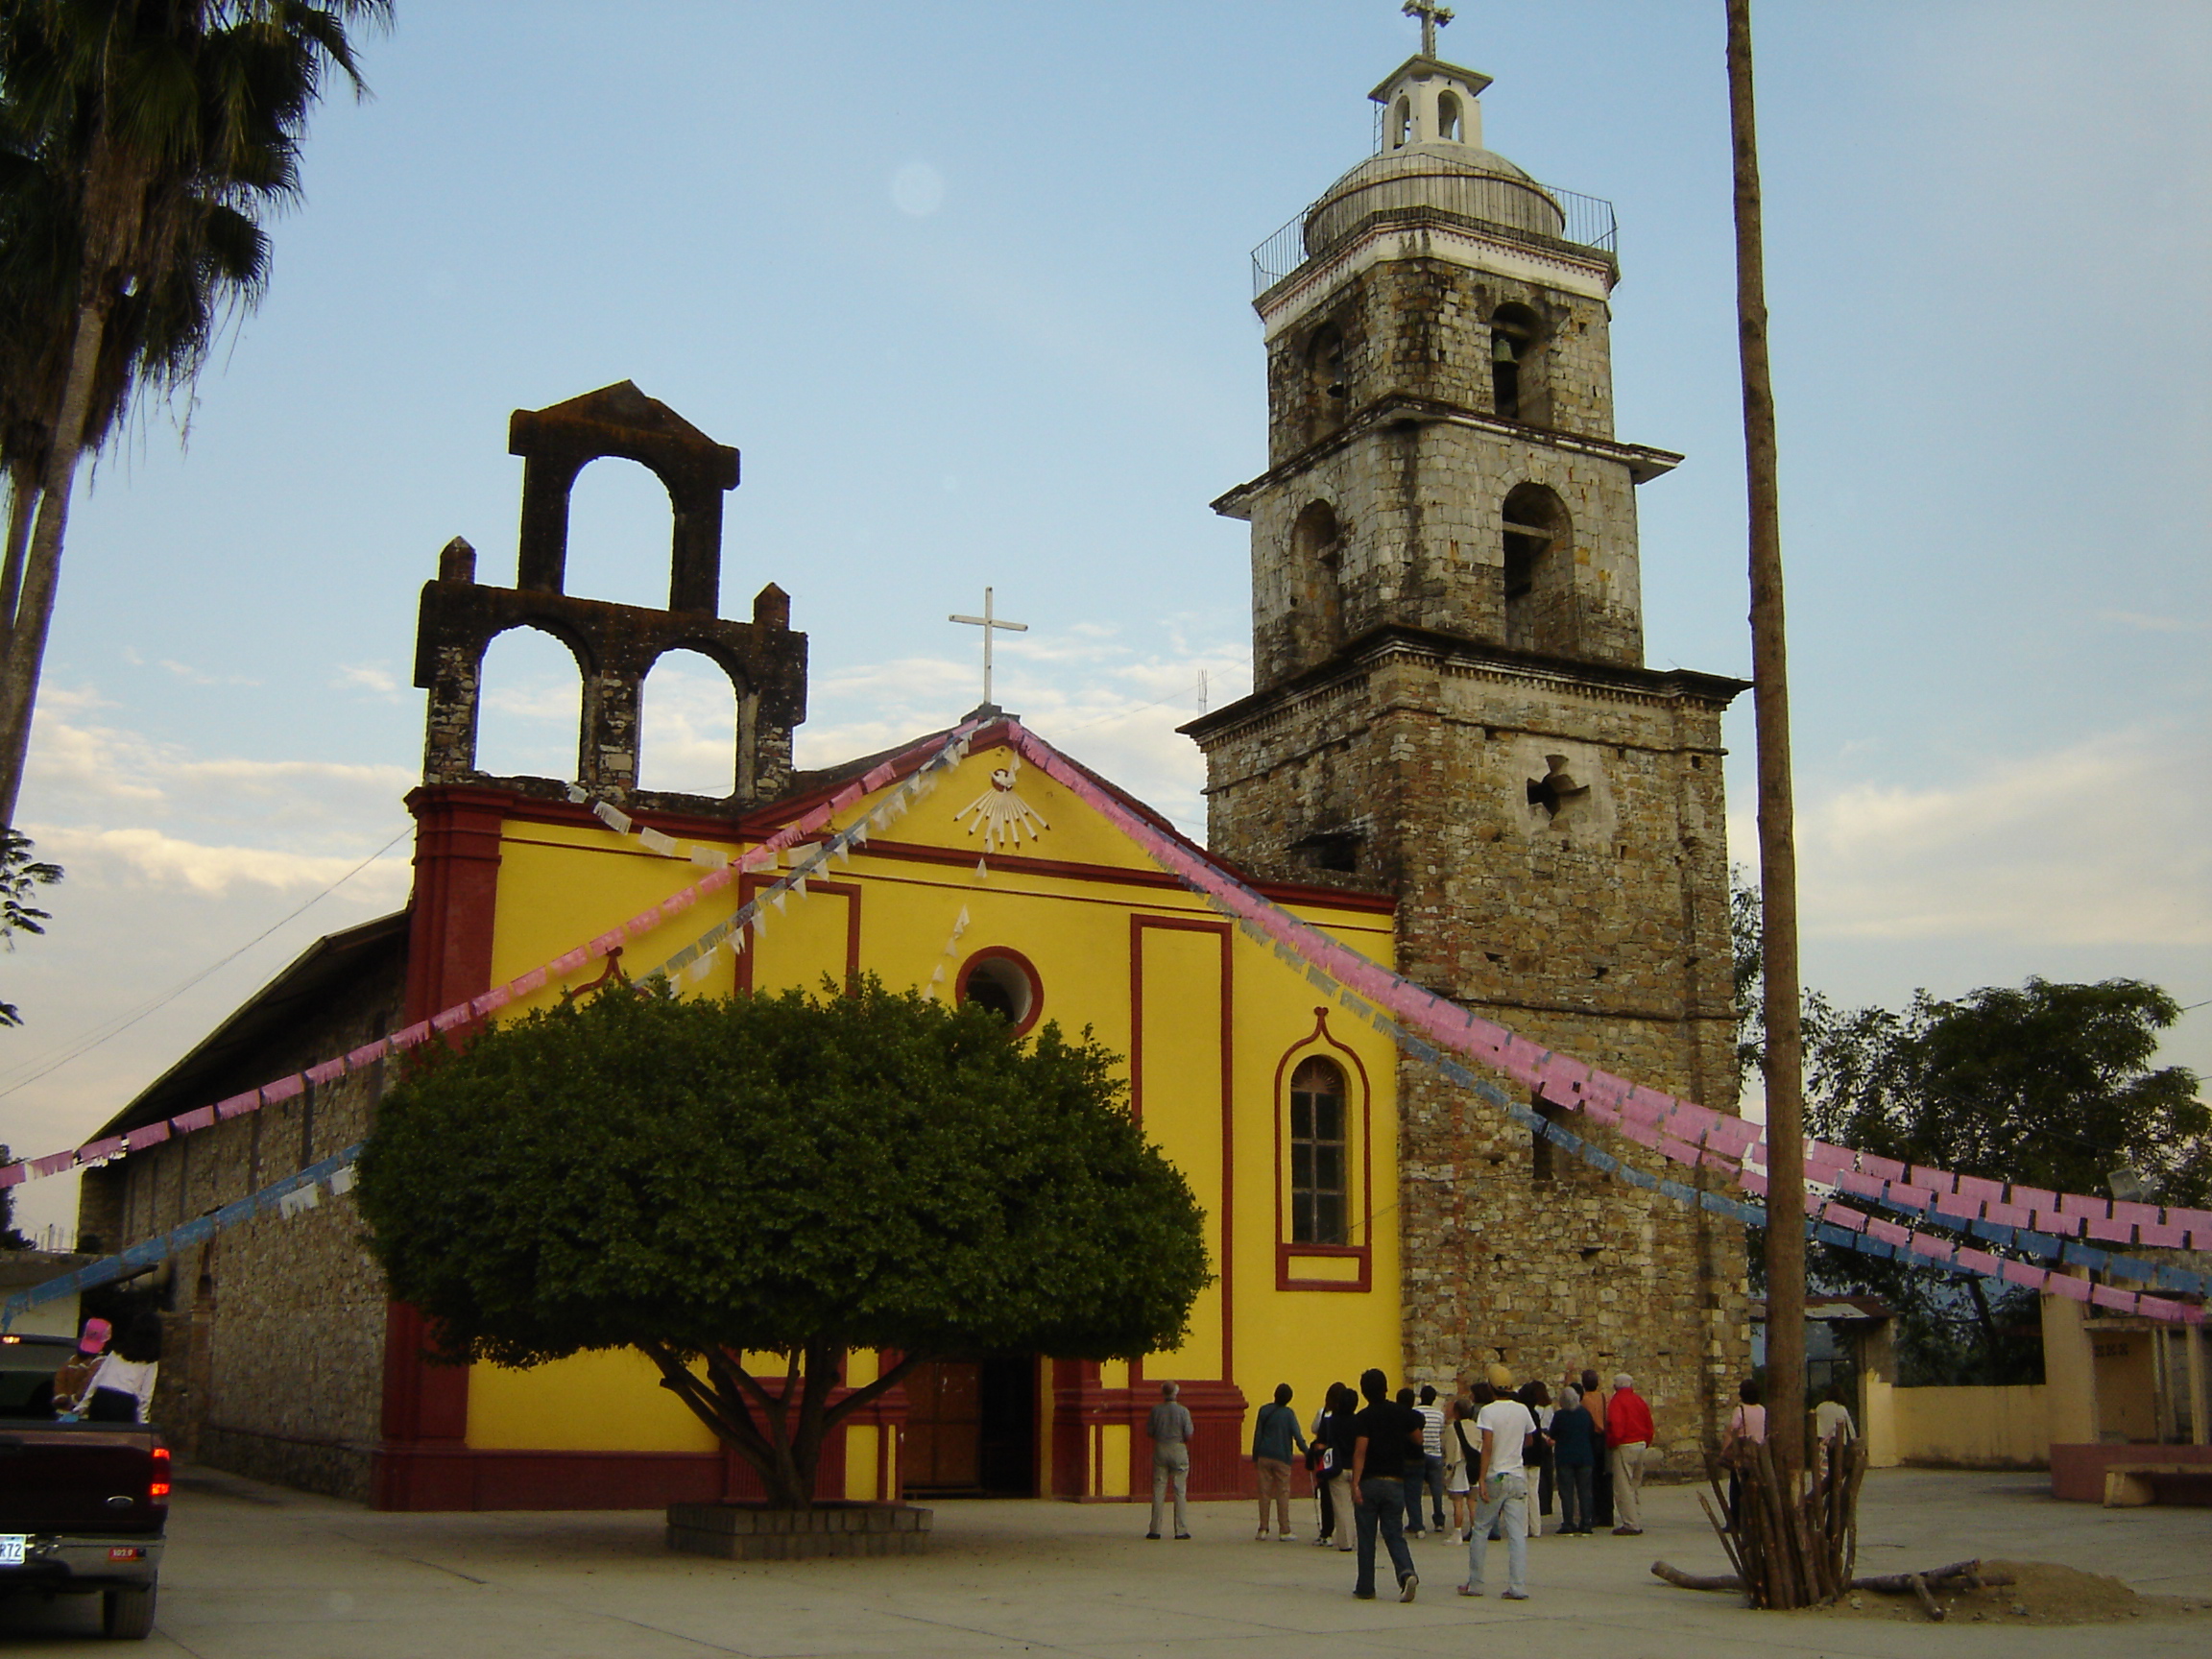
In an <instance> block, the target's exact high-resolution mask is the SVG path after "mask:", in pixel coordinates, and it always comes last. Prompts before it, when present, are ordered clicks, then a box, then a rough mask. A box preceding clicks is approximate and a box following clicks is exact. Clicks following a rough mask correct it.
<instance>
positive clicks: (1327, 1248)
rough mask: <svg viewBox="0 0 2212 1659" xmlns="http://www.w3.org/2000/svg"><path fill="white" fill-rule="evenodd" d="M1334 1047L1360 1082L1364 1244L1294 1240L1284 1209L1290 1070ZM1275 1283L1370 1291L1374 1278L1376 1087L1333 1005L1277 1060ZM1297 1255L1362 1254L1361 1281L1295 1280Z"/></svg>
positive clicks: (1289, 1286) (1317, 1011) (1315, 1015)
mask: <svg viewBox="0 0 2212 1659" xmlns="http://www.w3.org/2000/svg"><path fill="white" fill-rule="evenodd" d="M1324 1047H1326V1048H1328V1049H1334V1051H1335V1053H1334V1054H1331V1055H1330V1056H1329V1058H1331V1059H1334V1058H1336V1056H1337V1055H1341V1056H1343V1058H1344V1059H1345V1060H1348V1061H1350V1062H1351V1066H1352V1071H1353V1072H1354V1073H1355V1074H1357V1076H1358V1082H1359V1207H1360V1211H1361V1215H1360V1220H1359V1226H1358V1231H1359V1232H1362V1233H1364V1234H1365V1235H1366V1238H1367V1242H1366V1243H1364V1244H1294V1243H1292V1242H1291V1241H1290V1227H1289V1218H1288V1216H1287V1215H1286V1214H1285V1213H1284V1205H1283V1194H1284V1192H1285V1190H1286V1189H1287V1188H1288V1186H1289V1185H1290V1171H1289V1162H1288V1157H1287V1153H1288V1147H1287V1145H1286V1142H1287V1141H1288V1138H1289V1121H1290V1093H1289V1079H1290V1073H1291V1072H1292V1071H1293V1070H1296V1069H1297V1064H1298V1061H1299V1059H1300V1058H1301V1057H1303V1056H1304V1055H1306V1054H1307V1053H1309V1052H1310V1051H1312V1050H1315V1049H1321V1048H1324ZM1274 1098H1275V1288H1276V1289H1278V1290H1351V1291H1364V1290H1367V1289H1369V1288H1371V1287H1372V1286H1373V1283H1374V1265H1375V1263H1374V1254H1375V1161H1374V1156H1373V1154H1374V1127H1373V1121H1372V1114H1373V1110H1374V1091H1373V1089H1372V1087H1371V1086H1370V1084H1369V1081H1368V1077H1367V1066H1366V1063H1365V1062H1364V1061H1362V1060H1361V1059H1360V1058H1359V1054H1358V1050H1357V1049H1355V1048H1353V1047H1352V1046H1350V1045H1349V1044H1346V1043H1340V1042H1338V1041H1337V1039H1336V1034H1335V1033H1334V1031H1332V1030H1330V1029H1329V1010H1328V1009H1327V1008H1316V1009H1314V1010H1313V1030H1312V1033H1311V1034H1310V1036H1307V1037H1304V1038H1302V1039H1300V1040H1299V1041H1298V1042H1296V1043H1293V1044H1291V1045H1290V1046H1289V1047H1287V1048H1286V1049H1285V1050H1284V1051H1283V1057H1282V1058H1281V1059H1280V1060H1278V1061H1276V1062H1275V1096H1274ZM1292 1256H1357V1257H1358V1259H1359V1277H1358V1279H1357V1280H1336V1279H1293V1278H1292V1277H1291V1276H1290V1258H1291V1257H1292Z"/></svg>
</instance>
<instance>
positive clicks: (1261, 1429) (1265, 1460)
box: [1252, 1383, 1306, 1544]
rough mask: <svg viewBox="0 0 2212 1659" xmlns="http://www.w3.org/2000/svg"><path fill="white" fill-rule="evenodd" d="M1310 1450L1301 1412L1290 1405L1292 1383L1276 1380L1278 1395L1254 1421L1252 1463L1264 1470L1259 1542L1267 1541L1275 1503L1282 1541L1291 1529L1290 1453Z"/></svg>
mask: <svg viewBox="0 0 2212 1659" xmlns="http://www.w3.org/2000/svg"><path fill="white" fill-rule="evenodd" d="M1293 1447H1295V1450H1297V1451H1299V1452H1303V1451H1305V1450H1306V1436H1305V1434H1304V1432H1303V1431H1301V1430H1300V1429H1299V1427H1298V1413H1297V1412H1295V1411H1293V1410H1291V1409H1290V1384H1289V1383H1276V1384H1275V1398H1274V1399H1272V1400H1270V1401H1268V1402H1267V1403H1266V1404H1265V1405H1264V1406H1262V1407H1260V1412H1259V1415H1258V1416H1257V1417H1255V1418H1254V1419H1253V1422H1252V1466H1253V1467H1254V1468H1255V1469H1257V1470H1258V1471H1259V1473H1260V1532H1259V1542H1260V1543H1262V1544H1264V1543H1266V1542H1267V1506H1268V1505H1269V1504H1270V1503H1272V1504H1273V1505H1274V1506H1275V1531H1276V1536H1277V1537H1278V1538H1280V1539H1281V1541H1282V1542H1284V1543H1286V1544H1287V1543H1289V1542H1291V1540H1292V1536H1293V1535H1292V1533H1291V1531H1290V1455H1291V1452H1292V1450H1293Z"/></svg>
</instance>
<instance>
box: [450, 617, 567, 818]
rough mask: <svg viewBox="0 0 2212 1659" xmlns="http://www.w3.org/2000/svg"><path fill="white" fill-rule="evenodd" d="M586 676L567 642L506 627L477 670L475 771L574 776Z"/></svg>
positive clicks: (494, 774) (527, 628)
mask: <svg viewBox="0 0 2212 1659" xmlns="http://www.w3.org/2000/svg"><path fill="white" fill-rule="evenodd" d="M583 731H584V674H583V669H582V668H581V666H580V665H579V664H578V661H577V659H576V654H575V652H574V651H573V650H572V649H570V647H569V646H568V645H567V643H566V642H565V641H564V640H562V639H561V638H559V637H556V636H555V635H553V634H550V633H548V632H546V631H545V630H544V629H542V628H535V627H531V626H529V625H527V624H524V625H521V626H517V627H514V628H510V629H508V630H507V631H506V632H505V633H503V634H500V635H498V636H496V637H494V638H493V641H492V643H491V644H489V645H488V646H486V647H485V648H484V657H483V661H482V663H481V665H480V666H479V667H478V669H477V671H476V761H475V766H476V770H477V771H479V772H481V773H484V774H485V775H486V776H487V777H492V778H555V779H561V780H563V781H566V780H569V779H573V778H575V777H576V776H577V756H578V754H579V753H580V752H581V750H582V747H583Z"/></svg>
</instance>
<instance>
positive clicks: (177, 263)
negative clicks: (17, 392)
mask: <svg viewBox="0 0 2212 1659" xmlns="http://www.w3.org/2000/svg"><path fill="white" fill-rule="evenodd" d="M391 10H392V0H0V105H4V108H5V121H4V125H0V130H4V131H5V132H6V133H7V134H8V136H9V138H10V139H11V140H12V143H11V157H10V162H11V170H12V174H13V175H14V177H13V179H12V180H9V179H0V186H4V185H11V184H12V186H14V187H15V188H20V189H21V190H22V191H24V192H26V193H28V192H29V191H30V189H31V186H30V185H29V184H28V183H26V182H24V180H23V171H24V169H25V168H36V170H37V171H38V172H39V173H41V174H42V175H43V177H44V179H45V180H46V181H47V184H48V186H49V187H50V188H51V189H53V190H56V191H59V192H60V195H61V197H62V198H63V200H65V202H66V204H67V208H68V215H69V220H70V222H71V223H73V226H74V234H73V235H72V236H71V237H70V239H69V242H68V247H69V249H70V251H71V252H73V253H74V259H73V261H71V263H73V266H74V270H73V276H74V283H73V291H72V292H71V293H70V294H69V298H68V301H67V310H66V313H65V314H63V313H60V312H47V313H45V315H46V317H48V318H49V319H50V322H49V328H50V329H52V347H53V354H52V357H51V358H48V357H47V356H46V354H45V353H44V352H43V351H40V350H36V349H31V350H28V351H27V353H26V355H27V357H28V359H29V361H28V362H27V363H26V364H25V365H24V367H25V368H26V372H27V373H29V375H30V378H29V379H28V380H27V381H26V383H25V384H26V388H27V390H26V395H25V397H23V398H22V399H21V402H22V403H23V404H24V405H28V406H36V405H38V404H39V403H40V397H39V394H40V393H41V392H43V393H44V394H45V398H44V406H45V407H48V408H50V409H51V411H52V414H51V418H50V419H49V420H47V421H45V422H44V423H43V428H42V431H41V429H40V428H39V426H38V425H37V424H36V421H34V425H33V426H32V428H31V430H30V435H29V438H30V443H31V445H32V446H33V447H34V448H35V447H36V444H37V443H38V442H40V441H41V440H42V442H43V445H44V447H45V454H44V456H43V457H42V465H41V463H40V460H39V458H36V457H33V459H32V465H34V466H39V467H40V469H39V471H38V472H37V479H36V511H35V513H33V514H32V515H31V531H30V535H29V539H28V542H27V543H26V545H25V548H24V553H23V556H22V558H21V560H20V562H19V567H20V570H21V579H20V580H21V586H20V589H19V592H18V594H17V595H16V600H15V606H14V610H13V613H12V627H11V628H10V630H9V631H8V634H7V637H6V647H7V654H6V658H5V660H4V661H0V828H4V827H7V826H11V825H12V823H13V821H14V815H15V802H16V797H17V794H18V792H19V791H20V788H21V785H22V775H23V759H24V755H25V752H26V750H27V748H28V746H29V741H30V732H31V716H32V709H33V707H34V704H35V702H36V696H37V687H38V673H39V667H40V663H41V661H43V658H44V655H45V647H46V636H47V630H48V628H49V626H50V624H51V622H52V618H53V613H54V599H55V593H56V590H57V587H58V584H59V580H60V563H61V543H62V537H63V533H64V531H65V529H66V526H67V523H68V517H69V500H70V493H71V490H72V488H73V486H74V483H75V480H76V474H77V467H78V462H79V461H80V459H81V458H82V457H83V455H84V450H85V449H86V448H87V447H88V446H96V445H97V443H98V441H99V440H100V439H101V438H102V437H104V436H105V435H106V433H107V432H108V430H110V429H111V426H112V423H113V421H114V420H115V419H117V418H118V417H119V416H120V414H121V412H122V409H123V407H124V405H125V404H126V403H127V401H128V397H129V392H130V389H131V385H132V379H133V377H134V375H133V372H134V371H135V370H137V369H139V368H142V367H146V366H148V365H149V364H151V365H152V366H153V368H154V370H155V376H154V377H155V378H156V379H159V378H161V377H162V376H163V375H164V374H167V375H169V376H172V378H171V382H170V383H171V384H177V383H180V382H181V381H185V380H189V378H190V374H191V371H192V370H193V369H195V368H196V367H197V366H198V363H199V361H200V358H201V357H202V356H203V355H204V350H205V348H206V344H207V342H208V340H209V338H210V337H211V324H212V320H213V319H214V317H215V316H216V314H217V310H218V296H219V295H221V294H222V293H223V292H224V291H225V290H226V288H227V289H228V293H229V294H230V296H231V297H233V298H235V299H238V300H240V301H243V302H246V303H251V301H252V300H253V299H254V298H255V297H257V295H258V293H259V287H260V277H261V274H262V273H263V272H264V271H265V269H266V261H267V249H266V244H265V243H264V242H263V241H262V240H261V233H260V230H259V228H258V226H257V224H256V223H255V215H256V213H259V212H263V211H267V210H270V209H273V208H276V207H280V206H282V205H285V204H288V203H290V202H291V201H292V200H294V199H295V198H296V197H297V196H298V194H299V179H300V174H299V158H300V146H301V141H302V138H303V136H304V133H305V128H306V120H307V115H308V112H309V111H310V110H311V109H313V108H314V107H315V104H316V102H317V100H318V99H319V98H320V96H321V94H322V89H323V85H324V82H325V77H326V76H327V75H328V73H329V72H330V71H331V70H333V69H335V70H336V71H337V72H339V73H340V74H342V75H344V76H345V77H346V79H347V80H348V81H349V82H350V83H351V84H352V85H353V87H354V89H355V91H356V93H358V92H360V91H361V90H362V81H361V75H360V71H359V68H358V65H357V64H356V62H355V59H354V53H353V46H352V40H351V36H349V28H351V27H353V26H355V25H357V24H370V25H382V24H383V23H385V22H386V21H388V20H389V18H390V15H391ZM11 193H13V190H12V191H11ZM52 205H53V204H51V203H50V204H49V206H50V207H51V206H52ZM50 223H51V222H50ZM25 262H26V264H27V265H33V266H35V265H36V263H37V261H36V259H31V258H28V257H27V259H26V261H25ZM238 274H244V280H243V282H240V281H238V280H236V279H235V278H236V276H237V275H238ZM49 276H51V273H49ZM34 291H36V284H34ZM47 291H48V292H49V293H51V290H50V289H49V290H47ZM133 317H136V318H137V319H138V323H137V325H136V326H137V327H138V328H140V329H141V330H142V332H141V334H140V337H139V339H138V340H137V341H136V342H135V343H132V342H131V341H129V340H124V341H122V342H121V345H122V348H123V349H121V350H120V351H118V350H117V349H116V348H115V347H114V346H111V345H110V339H109V337H110V334H111V333H113V334H116V335H118V336H122V335H125V334H126V333H127V331H128V330H129V329H130V328H131V327H132V323H131V319H132V318H133ZM56 324H58V325H60V327H59V328H54V327H53V325H56ZM148 350H152V351H154V352H155V353H156V355H155V356H154V357H152V358H151V359H149V358H147V357H146V355H145V353H146V352H147V351H148ZM57 363H58V364H59V369H60V373H59V376H58V377H56V376H55V375H54V373H53V370H54V366H55V364H57ZM41 365H43V370H44V372H43V373H40V372H39V369H40V366H41ZM104 365H105V366H107V368H108V373H107V374H106V375H104V373H103V368H104ZM163 365H166V366H167V367H166V368H164V367H163ZM0 367H5V368H6V369H9V370H11V371H12V370H13V369H14V368H16V367H17V365H16V363H14V362H12V361H10V362H6V363H5V364H0ZM118 369H120V370H121V372H122V378H121V379H120V380H119V381H118V380H117V379H115V378H114V375H115V373H116V372H117V371H118ZM41 382H43V384H41ZM104 391H106V392H107V393H108V396H107V397H105V398H104V397H103V392H104ZM16 401H17V400H16V399H14V398H11V399H10V405H9V406H8V407H7V408H6V409H5V411H4V412H5V413H6V414H7V415H8V416H10V417H11V418H12V417H13V416H14V415H15V413H16V409H15V407H14V405H15V403H16ZM103 409H105V410H106V412H107V419H106V421H103V419H102V411H103ZM9 459H10V462H11V464H13V462H14V461H15V460H16V449H15V445H11V448H10V453H9ZM29 475H30V474H29V472H28V471H27V470H12V473H11V478H12V492H13V497H14V502H13V504H14V506H15V508H16V510H17V511H23V510H24V503H25V502H26V500H27V499H28V496H27V493H26V492H25V490H24V480H25V479H26V478H27V477H28V476H29ZM6 581H7V576H6V573H5V572H0V586H5V584H6Z"/></svg>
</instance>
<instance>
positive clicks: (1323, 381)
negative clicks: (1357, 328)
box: [1305, 323, 1352, 442]
mask: <svg viewBox="0 0 2212 1659" xmlns="http://www.w3.org/2000/svg"><path fill="white" fill-rule="evenodd" d="M1305 402H1306V408H1307V411H1308V416H1309V432H1308V442H1312V441H1313V440H1315V439H1319V438H1322V437H1324V436H1326V435H1327V434H1329V433H1331V432H1334V431H1335V430H1336V428H1337V427H1339V426H1341V425H1342V424H1343V423H1344V416H1345V413H1346V412H1347V411H1348V410H1349V409H1350V408H1351V407H1352V387H1351V383H1350V380H1349V378H1348V377H1347V376H1346V374H1345V372H1344V331H1343V330H1342V329H1341V328H1339V327H1337V326H1336V325H1335V324H1334V323H1324V324H1322V325H1320V326H1319V327H1318V328H1316V329H1314V330H1313V332H1312V333H1311V334H1310V335H1308V336H1307V339H1306V398H1305Z"/></svg>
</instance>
